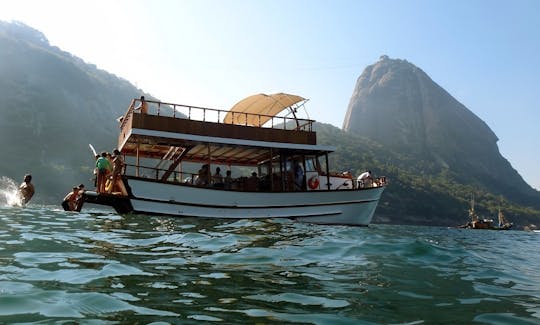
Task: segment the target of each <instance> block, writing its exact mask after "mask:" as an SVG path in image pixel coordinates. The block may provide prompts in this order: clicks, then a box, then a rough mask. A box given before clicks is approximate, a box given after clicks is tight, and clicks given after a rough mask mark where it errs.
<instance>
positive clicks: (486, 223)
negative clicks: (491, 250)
mask: <svg viewBox="0 0 540 325" xmlns="http://www.w3.org/2000/svg"><path fill="white" fill-rule="evenodd" d="M469 218H471V221H469V222H468V223H466V224H464V225H461V226H459V228H466V229H491V230H508V229H510V228H512V226H513V225H514V224H513V223H511V222H508V220H506V218H505V217H504V214H503V213H502V211H501V208H499V213H498V219H499V220H498V221H499V224H498V226H494V225H493V219H487V218H480V217H479V216H478V214H477V213H476V211H475V210H474V196H473V197H471V206H470V208H469Z"/></svg>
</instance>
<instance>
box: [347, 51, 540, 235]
mask: <svg viewBox="0 0 540 325" xmlns="http://www.w3.org/2000/svg"><path fill="white" fill-rule="evenodd" d="M343 128H344V130H346V131H347V132H349V133H353V134H356V135H358V136H361V137H364V138H368V139H371V140H372V141H376V142H378V143H380V144H381V145H382V146H383V147H384V148H386V150H387V151H388V152H386V153H385V154H384V155H376V156H374V157H377V158H379V159H380V160H382V157H385V158H384V159H385V160H382V162H383V163H386V166H387V167H390V168H389V170H388V173H391V174H394V175H397V176H398V177H397V178H394V179H397V180H398V184H394V186H392V188H393V189H403V192H401V193H398V195H397V198H399V200H400V201H403V202H402V207H403V208H404V209H405V210H403V209H401V208H400V209H398V210H397V211H396V212H399V214H396V213H395V212H392V214H393V215H400V216H402V217H405V216H409V217H407V218H409V219H411V222H414V223H418V222H424V221H423V220H425V216H428V217H429V218H430V219H427V220H426V221H427V222H428V223H432V222H433V221H432V220H438V221H435V222H442V224H447V225H451V224H452V223H451V222H452V221H453V220H452V218H455V216H458V215H460V214H459V213H458V212H459V211H460V210H456V209H459V207H460V206H461V209H462V210H461V211H462V213H461V215H463V216H464V217H465V216H466V213H465V209H466V207H467V205H466V204H464V203H465V202H464V201H465V199H466V198H469V197H470V196H471V195H472V194H473V193H474V195H475V196H476V198H477V202H478V208H479V211H480V214H481V216H484V217H493V216H494V215H496V213H495V212H496V210H497V209H498V207H499V206H501V208H502V209H503V211H504V212H506V214H507V216H509V217H510V218H511V219H512V220H514V221H515V222H518V223H520V224H523V223H527V222H531V221H533V220H538V215H539V214H538V211H533V210H531V209H524V208H519V207H518V206H524V207H532V208H534V209H536V210H538V209H540V192H538V191H536V190H534V189H533V188H531V187H530V186H529V185H528V184H527V183H526V182H525V181H524V180H523V178H522V177H521V176H520V175H519V174H518V172H517V171H516V170H515V169H514V168H512V166H511V165H510V163H509V162H508V160H506V159H505V158H504V157H503V156H502V155H501V154H500V152H499V148H498V146H497V141H498V138H497V136H496V135H495V133H494V132H493V131H492V130H491V129H490V128H489V126H488V125H487V124H486V123H485V122H484V121H482V120H481V119H480V118H479V117H478V116H476V115H475V114H474V113H472V112H471V111H470V110H469V109H468V108H467V107H465V106H464V105H463V104H461V103H460V102H458V101H457V100H456V99H455V98H453V97H452V96H451V95H450V94H449V93H448V92H447V91H445V90H444V89H443V88H442V87H440V86H439V85H438V84H436V83H435V82H434V81H433V80H432V79H431V78H430V77H429V76H428V75H427V74H426V73H425V72H424V71H422V70H421V69H420V68H418V67H416V66H414V65H413V64H411V63H409V62H407V61H406V60H399V59H390V58H388V57H387V56H381V58H380V60H379V61H378V62H376V63H375V64H372V65H370V66H368V67H366V68H365V70H364V71H363V73H362V74H361V75H360V77H359V78H358V80H357V83H356V87H355V89H354V92H353V95H352V97H351V100H350V103H349V108H348V110H347V114H346V116H345V119H344V123H343ZM360 141H361V140H358V141H356V140H355V141H352V143H360ZM349 150H358V149H352V148H351V149H349V148H347V149H346V150H344V151H343V152H349ZM389 157H393V158H389ZM375 166H379V165H375ZM381 166H385V164H383V165H381ZM393 167H395V168H393ZM392 191H393V190H392V189H389V192H392ZM391 194H392V193H391ZM391 194H390V195H391ZM510 202H512V203H510ZM395 203H396V200H392V204H394V205H395ZM535 216H536V217H535ZM465 218H466V217H465Z"/></svg>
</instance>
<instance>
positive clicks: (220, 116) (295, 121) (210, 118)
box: [120, 99, 314, 131]
mask: <svg viewBox="0 0 540 325" xmlns="http://www.w3.org/2000/svg"><path fill="white" fill-rule="evenodd" d="M144 102H145V103H146V105H147V107H148V112H147V114H148V115H156V116H168V117H173V118H181V119H188V120H195V121H202V122H213V123H225V122H224V119H225V116H226V115H227V114H229V113H231V122H230V123H226V124H235V125H244V126H251V127H263V128H272V129H282V130H302V131H312V130H313V129H312V128H313V122H314V121H313V120H310V119H303V118H296V117H289V116H273V115H266V114H252V113H243V112H229V111H225V110H220V109H214V108H206V107H198V106H188V105H181V104H173V103H165V102H159V101H153V100H145V101H144ZM141 104H142V103H141V100H140V99H134V100H132V101H131V104H130V105H129V107H128V110H127V111H126V113H125V114H124V116H122V117H121V121H120V128H121V129H123V128H124V126H125V124H126V123H127V122H128V121H129V119H130V118H131V116H132V114H140V112H139V111H138V110H137V107H139V106H140V105H141ZM248 121H256V122H257V123H255V124H254V123H249V122H248Z"/></svg>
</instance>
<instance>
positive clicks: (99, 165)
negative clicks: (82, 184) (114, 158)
mask: <svg viewBox="0 0 540 325" xmlns="http://www.w3.org/2000/svg"><path fill="white" fill-rule="evenodd" d="M96 169H97V188H96V192H98V193H105V183H106V182H107V174H108V171H109V170H110V169H112V168H111V166H110V162H109V160H108V159H107V153H106V152H102V153H101V157H99V158H98V160H96Z"/></svg>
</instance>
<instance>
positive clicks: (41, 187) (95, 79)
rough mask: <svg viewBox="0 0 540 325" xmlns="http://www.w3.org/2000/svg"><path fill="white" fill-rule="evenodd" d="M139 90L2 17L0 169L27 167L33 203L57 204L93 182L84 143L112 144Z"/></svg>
mask: <svg viewBox="0 0 540 325" xmlns="http://www.w3.org/2000/svg"><path fill="white" fill-rule="evenodd" d="M140 95H141V91H140V90H138V89H136V88H135V87H134V86H133V85H131V84H130V83H129V82H127V81H126V80H123V79H120V78H118V77H116V76H114V75H111V74H109V73H107V72H105V71H103V70H99V69H98V68H97V67H96V66H94V65H91V64H87V63H85V62H83V61H82V60H81V59H79V58H77V57H75V56H73V55H71V54H69V53H67V52H63V51H61V50H60V49H58V48H57V47H52V46H50V45H49V42H48V40H47V39H46V38H45V36H44V35H43V34H42V33H40V32H39V31H36V30H34V29H32V28H30V27H28V26H25V25H23V24H19V23H13V24H11V23H5V22H1V21H0V115H1V116H2V118H1V119H0V150H1V151H2V159H1V161H0V175H1V176H7V177H10V178H12V179H15V180H16V181H18V182H19V181H22V176H23V175H24V173H26V172H31V173H32V174H33V176H34V183H35V184H36V188H37V191H36V197H35V198H34V199H33V203H56V202H60V200H61V199H62V198H63V197H64V195H65V193H67V192H69V190H70V189H71V187H72V186H73V185H75V184H78V183H80V182H83V183H85V184H86V185H87V186H89V185H90V184H91V180H90V179H91V178H92V170H93V164H94V162H93V158H92V153H91V151H90V149H89V147H88V144H89V143H92V144H93V145H94V146H95V147H96V149H97V150H98V151H99V150H104V151H112V149H113V146H115V145H116V140H117V136H118V123H117V122H116V118H117V117H118V116H120V115H121V114H123V113H124V111H125V110H126V109H127V107H128V105H129V103H130V101H131V99H133V98H135V97H139V96H140Z"/></svg>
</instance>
